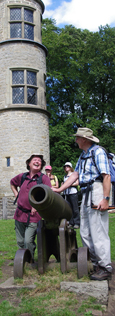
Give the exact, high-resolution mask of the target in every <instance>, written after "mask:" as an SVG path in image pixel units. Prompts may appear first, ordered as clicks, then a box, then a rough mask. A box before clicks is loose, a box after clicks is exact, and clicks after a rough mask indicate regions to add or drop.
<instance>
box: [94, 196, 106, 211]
mask: <svg viewBox="0 0 115 316" xmlns="http://www.w3.org/2000/svg"><path fill="white" fill-rule="evenodd" d="M108 207H109V202H108V201H107V200H106V199H103V200H102V201H101V202H100V203H99V204H98V207H97V210H100V211H106V210H107V209H108Z"/></svg>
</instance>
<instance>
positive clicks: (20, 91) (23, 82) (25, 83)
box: [12, 70, 37, 105]
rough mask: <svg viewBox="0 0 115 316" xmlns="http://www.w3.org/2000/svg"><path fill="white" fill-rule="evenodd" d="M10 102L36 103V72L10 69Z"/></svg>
mask: <svg viewBox="0 0 115 316" xmlns="http://www.w3.org/2000/svg"><path fill="white" fill-rule="evenodd" d="M24 73H25V75H24ZM24 78H25V79H24ZM12 102H13V104H23V103H27V104H34V105H36V104H37V73H36V72H34V71H28V70H27V71H26V70H13V71H12Z"/></svg>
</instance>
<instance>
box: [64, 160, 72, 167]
mask: <svg viewBox="0 0 115 316" xmlns="http://www.w3.org/2000/svg"><path fill="white" fill-rule="evenodd" d="M66 166H69V167H70V168H72V163H71V162H69V161H67V162H66V163H65V165H64V166H63V167H64V168H65V167H66Z"/></svg>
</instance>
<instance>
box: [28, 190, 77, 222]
mask: <svg viewBox="0 0 115 316" xmlns="http://www.w3.org/2000/svg"><path fill="white" fill-rule="evenodd" d="M29 202H30V204H31V205H32V206H33V207H34V208H35V209H36V210H37V211H38V213H39V214H40V216H41V217H42V218H44V219H45V220H47V221H51V222H52V221H53V220H55V219H59V220H61V219H63V218H65V219H66V220H67V221H69V220H70V219H71V217H72V209H71V207H70V205H69V203H68V202H67V201H65V200H64V199H63V197H62V196H61V195H60V194H58V193H55V192H53V191H52V189H51V188H50V187H48V186H47V185H45V184H41V185H35V186H33V187H32V188H31V189H30V191H29Z"/></svg>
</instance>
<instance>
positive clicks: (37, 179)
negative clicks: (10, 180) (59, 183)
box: [13, 172, 44, 205]
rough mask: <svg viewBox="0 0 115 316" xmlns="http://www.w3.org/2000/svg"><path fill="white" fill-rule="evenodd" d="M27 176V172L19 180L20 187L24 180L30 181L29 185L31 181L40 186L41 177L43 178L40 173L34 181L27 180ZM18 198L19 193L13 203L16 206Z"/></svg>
mask: <svg viewBox="0 0 115 316" xmlns="http://www.w3.org/2000/svg"><path fill="white" fill-rule="evenodd" d="M27 175H28V172H25V173H23V175H22V178H21V185H22V184H23V182H24V181H25V180H30V181H29V183H30V182H32V181H36V182H37V184H41V183H42V177H43V175H44V174H43V173H41V175H40V176H38V175H37V178H34V179H29V178H28V177H27ZM20 188H21V186H20ZM18 197H19V192H18V195H17V197H16V198H15V200H14V203H13V204H14V205H15V204H16V202H17V199H18Z"/></svg>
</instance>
